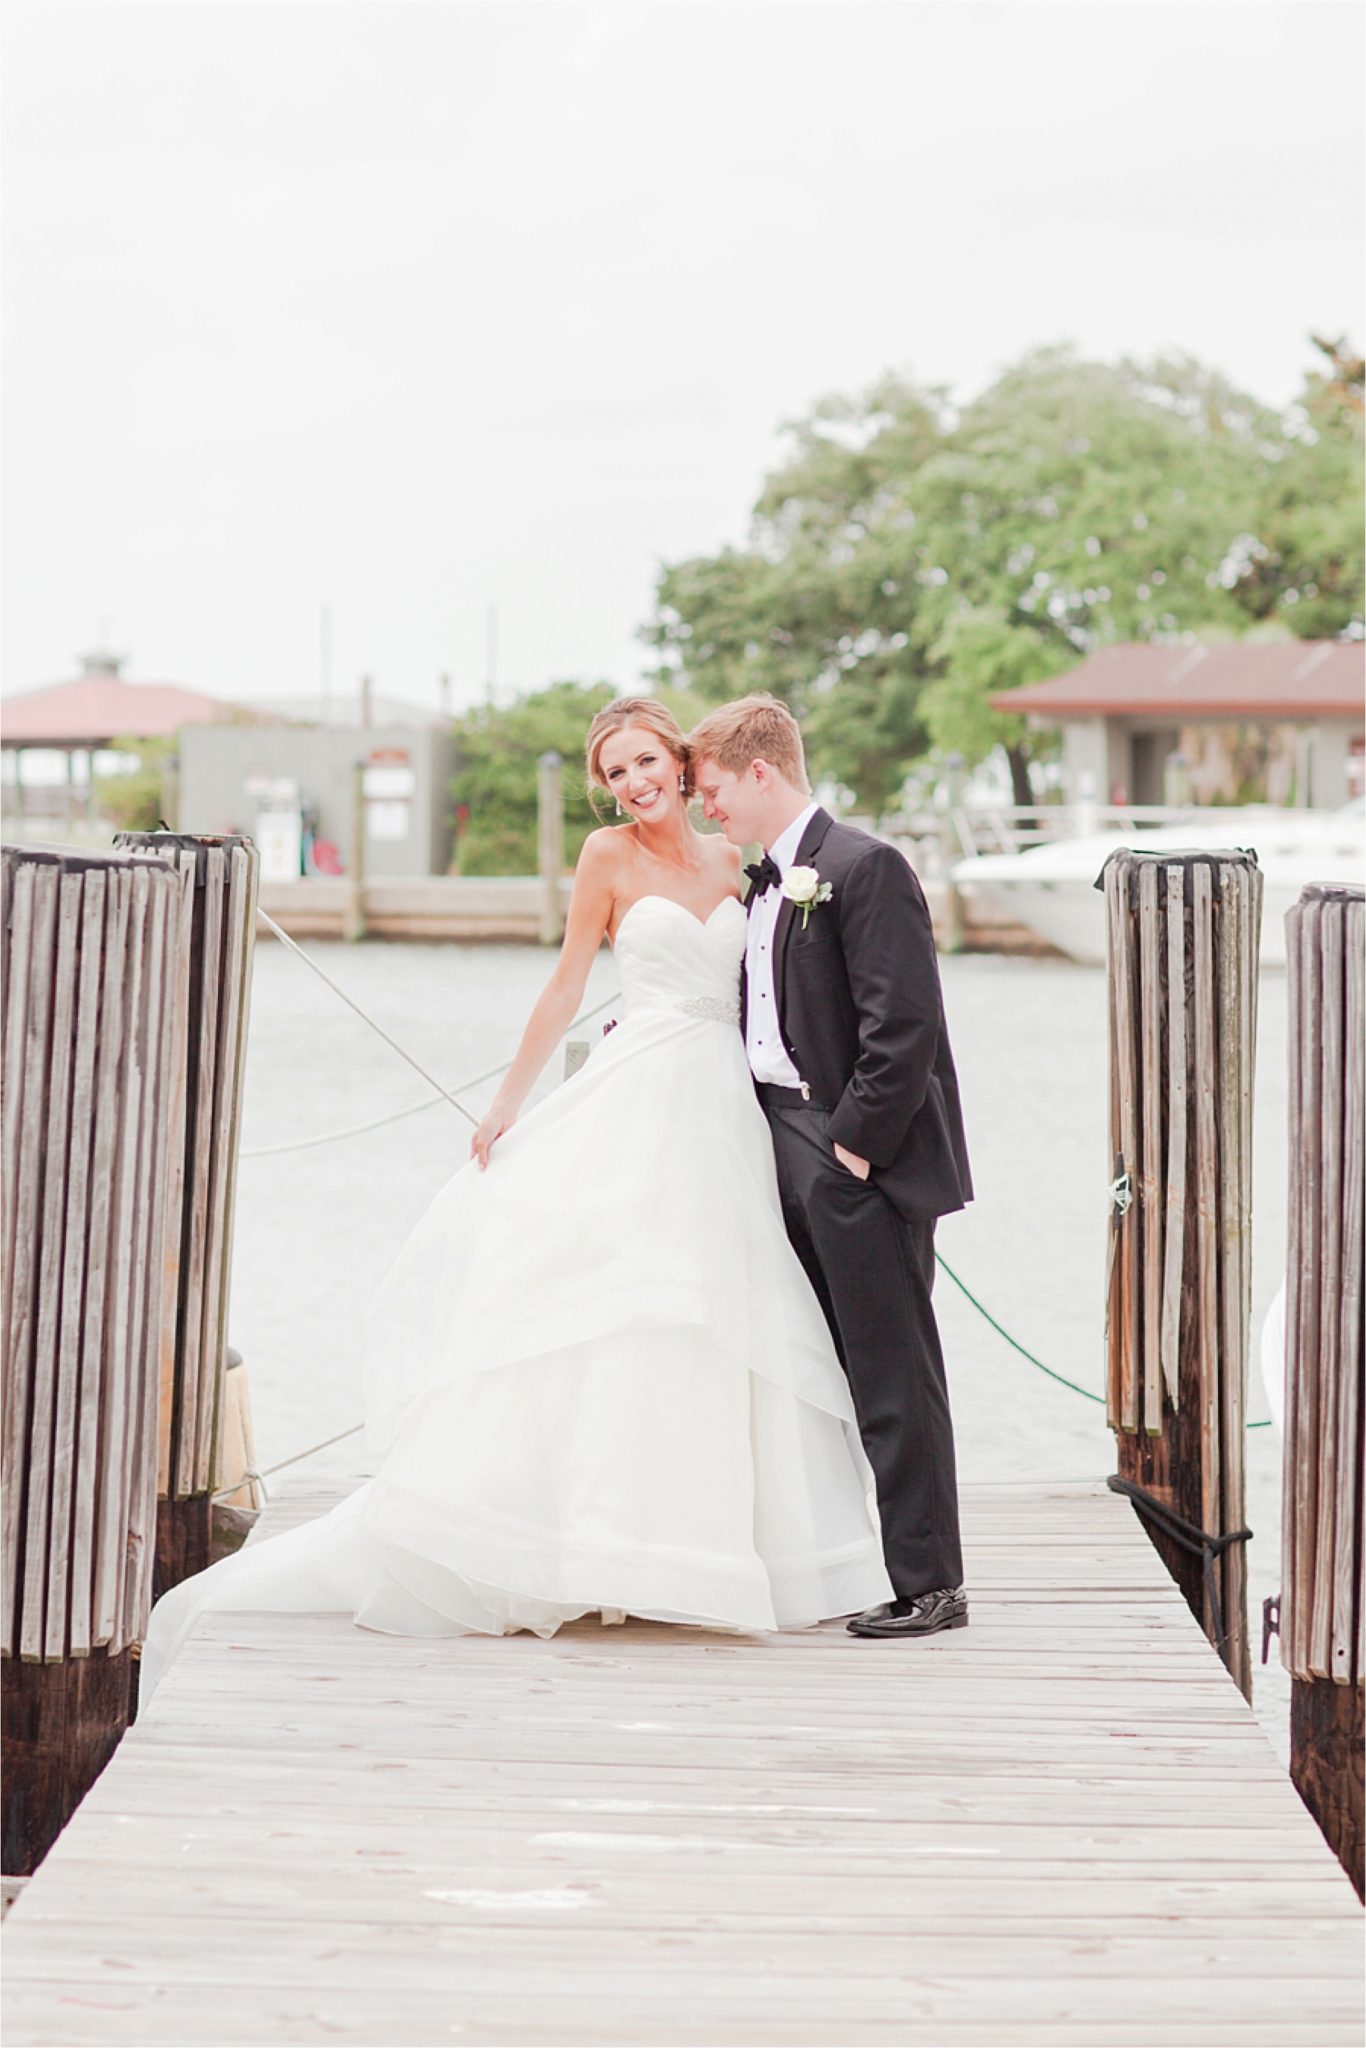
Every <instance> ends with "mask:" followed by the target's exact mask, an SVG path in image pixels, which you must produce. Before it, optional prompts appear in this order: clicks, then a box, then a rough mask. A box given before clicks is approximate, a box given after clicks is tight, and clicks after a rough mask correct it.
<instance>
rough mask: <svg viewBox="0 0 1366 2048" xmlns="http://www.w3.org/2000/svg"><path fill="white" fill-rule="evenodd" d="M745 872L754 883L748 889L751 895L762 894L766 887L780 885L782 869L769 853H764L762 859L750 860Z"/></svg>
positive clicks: (777, 886) (773, 887)
mask: <svg viewBox="0 0 1366 2048" xmlns="http://www.w3.org/2000/svg"><path fill="white" fill-rule="evenodd" d="M745 873H746V874H747V875H748V876H749V878H750V880H751V882H753V884H754V887H753V889H752V890H751V891H750V894H751V895H753V896H762V895H763V893H764V891H765V890H766V889H780V888H781V887H782V884H783V871H782V869H781V868H780V867H779V866H778V863H777V861H776V860H774V858H773V855H772V854H771V853H766V854H765V855H764V857H763V859H762V860H754V861H751V862H750V864H749V866H748V867H747V868H746V869H745Z"/></svg>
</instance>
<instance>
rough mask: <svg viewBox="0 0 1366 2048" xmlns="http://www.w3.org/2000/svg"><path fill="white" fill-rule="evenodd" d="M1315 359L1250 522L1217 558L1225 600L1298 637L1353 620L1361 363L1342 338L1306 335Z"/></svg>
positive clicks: (1364, 539) (1351, 626)
mask: <svg viewBox="0 0 1366 2048" xmlns="http://www.w3.org/2000/svg"><path fill="white" fill-rule="evenodd" d="M1313 341H1314V346H1315V347H1316V348H1317V349H1318V351H1319V353H1320V356H1321V358H1322V361H1321V363H1320V366H1319V367H1318V368H1316V369H1314V370H1311V372H1310V373H1309V375H1308V377H1307V378H1306V380H1305V387H1304V391H1303V393H1302V394H1301V397H1300V400H1299V402H1298V404H1297V405H1296V406H1294V407H1293V408H1292V410H1291V412H1290V413H1289V415H1288V416H1287V418H1286V419H1285V421H1284V422H1283V423H1282V436H1283V444H1284V445H1283V450H1282V452H1281V454H1280V456H1279V459H1278V460H1277V461H1275V462H1273V463H1271V464H1269V465H1268V467H1267V471H1266V474H1265V477H1264V479H1263V485H1262V491H1261V494H1260V498H1259V501H1258V504H1257V507H1256V510H1255V512H1254V514H1253V517H1252V521H1251V524H1250V528H1249V530H1248V531H1247V532H1246V533H1243V534H1240V535H1239V536H1238V537H1237V539H1236V540H1235V542H1234V545H1233V547H1232V548H1231V550H1230V552H1229V555H1228V557H1227V560H1226V562H1225V564H1224V566H1223V580H1224V582H1225V584H1226V585H1227V586H1228V588H1229V589H1230V590H1231V592H1232V595H1233V597H1234V600H1235V602H1236V603H1237V604H1238V605H1239V606H1241V607H1242V608H1243V610H1244V611H1245V612H1247V613H1248V614H1250V615H1251V617H1252V618H1253V619H1255V620H1257V621H1259V622H1263V621H1265V622H1273V621H1274V622H1276V623H1278V624H1280V625H1283V626H1284V627H1285V628H1286V629H1287V630H1288V631H1290V632H1292V633H1294V634H1295V635H1296V637H1297V638H1299V639H1302V640H1324V639H1332V638H1336V637H1337V636H1338V635H1340V634H1342V633H1346V632H1349V631H1353V630H1355V631H1356V632H1357V633H1360V632H1361V630H1362V622H1363V610H1364V609H1366V606H1364V605H1363V588H1362V582H1363V558H1364V557H1366V533H1363V521H1362V495H1361V461H1362V446H1363V436H1362V406H1363V364H1362V359H1361V357H1360V356H1359V355H1357V353H1356V352H1355V350H1353V349H1350V348H1349V347H1348V345H1347V343H1346V341H1345V340H1341V341H1324V340H1322V339H1321V338H1320V337H1319V336H1317V335H1315V336H1314V337H1313Z"/></svg>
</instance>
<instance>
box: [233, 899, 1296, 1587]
mask: <svg viewBox="0 0 1366 2048" xmlns="http://www.w3.org/2000/svg"><path fill="white" fill-rule="evenodd" d="M257 915H258V917H260V918H261V920H262V921H263V923H265V924H266V925H268V926H269V928H270V930H271V931H272V932H273V933H274V934H275V936H276V938H277V939H279V940H281V941H282V942H283V944H284V945H286V946H287V947H288V948H289V950H290V952H292V953H293V954H295V955H296V956H297V958H299V959H300V960H302V961H303V963H304V965H305V966H306V967H311V968H312V970H313V972H314V973H315V974H316V975H317V976H318V979H319V980H320V981H324V982H326V983H327V986H328V987H329V988H330V989H331V990H332V991H333V993H334V994H335V995H338V996H340V997H341V999H342V1001H343V1002H344V1003H345V1004H346V1005H347V1007H348V1008H349V1009H352V1010H354V1011H355V1013H356V1015H357V1016H358V1017H360V1018H361V1019H362V1020H363V1022H365V1023H366V1024H368V1025H369V1026H370V1028H371V1030H372V1031H375V1032H377V1033H378V1034H379V1036H380V1037H381V1038H382V1039H383V1040H384V1042H385V1044H386V1045H389V1046H392V1048H393V1050H394V1051H395V1052H396V1053H397V1054H398V1055H399V1057H400V1058H401V1059H404V1060H406V1061H407V1062H408V1065H409V1066H410V1067H413V1068H414V1069H415V1070H416V1071H417V1072H418V1073H419V1074H421V1076H422V1078H423V1080H424V1081H427V1082H428V1083H430V1085H431V1086H432V1087H433V1088H435V1090H436V1091H437V1092H436V1094H435V1095H434V1096H431V1097H429V1099H428V1100H427V1101H426V1102H414V1103H410V1104H409V1105H408V1107H407V1108H406V1109H399V1110H393V1111H391V1112H390V1114H389V1115H388V1116H381V1117H375V1118H373V1119H372V1120H371V1121H370V1122H369V1123H363V1124H351V1125H348V1126H347V1128H346V1129H345V1130H340V1131H324V1132H323V1133H322V1134H321V1135H320V1136H318V1137H315V1138H295V1139H291V1140H290V1141H289V1142H287V1143H286V1144H283V1145H258V1146H254V1147H253V1148H252V1149H251V1150H250V1151H245V1152H243V1153H242V1154H241V1155H240V1156H241V1157H242V1158H243V1159H264V1158H268V1157H271V1156H273V1155H276V1154H278V1153H281V1152H300V1151H303V1150H305V1149H306V1148H307V1147H308V1146H311V1145H331V1144H333V1143H335V1142H337V1141H338V1140H339V1139H342V1138H354V1137H359V1136H360V1135H361V1134H362V1133H363V1132H365V1131H377V1130H379V1129H381V1128H382V1127H383V1126H384V1125H385V1124H393V1123H398V1122H400V1121H401V1120H402V1119H403V1118H404V1117H409V1116H416V1115H417V1114H418V1113H419V1112H420V1111H421V1110H424V1109H432V1108H434V1107H435V1106H436V1104H437V1102H438V1101H445V1102H448V1103H449V1104H450V1106H451V1108H452V1109H455V1110H458V1111H459V1112H460V1114H461V1116H463V1117H464V1118H465V1120H466V1121H467V1122H468V1123H471V1124H476V1125H477V1123H478V1118H477V1117H474V1116H472V1115H471V1114H470V1112H469V1110H467V1109H466V1108H465V1105H464V1104H463V1102H458V1101H457V1100H456V1096H455V1094H453V1093H452V1091H451V1090H450V1089H448V1088H446V1087H444V1086H443V1085H442V1083H441V1082H440V1081H438V1080H437V1078H436V1076H435V1075H434V1074H429V1073H428V1072H427V1069H426V1068H425V1067H424V1066H423V1065H422V1064H421V1062H420V1061H419V1060H416V1059H414V1057H413V1055H412V1054H411V1053H410V1052H409V1051H408V1050H407V1049H406V1047H404V1046H401V1045H400V1044H399V1042H398V1040H397V1039H396V1038H392V1037H391V1036H390V1034H389V1033H388V1032H387V1031H386V1030H385V1029H384V1026H383V1025H382V1024H379V1023H377V1022H376V1020H375V1019H374V1018H373V1017H372V1016H370V1014H369V1013H368V1011H366V1010H365V1009H363V1008H362V1006H361V1005H360V1004H359V1003H358V1002H357V1001H356V1000H355V998H354V997H353V996H349V995H348V994H347V993H346V990H345V989H344V988H340V987H339V986H338V985H337V983H336V982H335V981H333V979H332V977H331V975H330V974H327V973H325V972H324V971H323V969H322V968H321V967H319V965H318V963H317V961H316V960H314V959H312V958H311V957H310V955H309V954H307V953H305V952H304V950H303V948H302V946H297V945H296V944H295V943H294V940H293V939H291V938H290V936H289V934H288V932H284V931H281V929H280V927H279V925H278V924H276V922H275V920H274V918H273V917H269V916H268V915H267V914H266V912H265V911H264V910H261V909H260V908H259V906H258V909H257ZM618 1001H620V991H618V993H617V994H616V995H611V996H608V997H607V998H606V1000H605V1001H603V1002H601V1003H596V1004H595V1005H594V1006H593V1008H592V1009H591V1010H584V1011H583V1012H582V1014H581V1015H579V1016H578V1017H576V1018H575V1019H574V1022H573V1023H572V1024H571V1025H570V1027H569V1029H570V1030H571V1031H573V1030H575V1029H576V1028H577V1026H578V1025H580V1024H586V1023H587V1022H588V1020H589V1018H590V1017H596V1016H597V1015H599V1013H600V1012H601V1011H603V1010H606V1009H610V1007H611V1006H612V1004H613V1003H616V1002H618ZM511 1064H512V1062H511V1061H510V1060H504V1061H503V1062H502V1064H501V1065H500V1066H496V1067H490V1068H489V1070H488V1072H487V1073H484V1074H476V1075H475V1076H474V1078H473V1079H472V1080H469V1081H462V1082H461V1083H460V1087H459V1093H460V1094H464V1093H466V1092H467V1091H468V1090H469V1089H471V1088H477V1087H479V1086H480V1085H481V1084H482V1083H483V1082H485V1081H491V1080H493V1078H494V1076H495V1075H497V1074H502V1073H505V1072H506V1071H507V1069H508V1067H509V1066H511ZM1126 1178H1127V1177H1126ZM1127 1193H1128V1189H1127V1187H1125V1186H1123V1185H1122V1183H1121V1182H1120V1181H1119V1180H1117V1181H1116V1182H1115V1183H1114V1184H1113V1185H1112V1186H1111V1188H1110V1190H1109V1194H1110V1199H1111V1202H1112V1204H1113V1205H1114V1206H1115V1207H1116V1208H1117V1209H1118V1210H1119V1213H1120V1215H1121V1216H1122V1215H1123V1213H1124V1210H1125V1209H1126V1208H1127V1207H1128V1201H1127V1200H1125V1199H1124V1196H1125V1195H1126V1194H1127ZM934 1257H935V1263H936V1265H937V1266H939V1268H940V1269H941V1271H942V1272H944V1273H946V1274H947V1275H948V1277H949V1279H950V1280H952V1282H953V1284H954V1286H955V1287H956V1288H957V1289H958V1291H959V1293H960V1294H962V1295H963V1296H965V1298H966V1299H967V1300H968V1301H970V1302H971V1304H972V1306H973V1307H974V1308H975V1309H976V1311H977V1313H978V1315H979V1316H981V1317H982V1318H983V1320H984V1321H986V1322H988V1323H990V1325H991V1327H992V1329H993V1330H995V1332H996V1334H997V1336H998V1337H1003V1338H1004V1339H1005V1341H1006V1343H1007V1344H1009V1345H1010V1347H1011V1349H1012V1350H1013V1351H1017V1352H1018V1353H1019V1355H1020V1357H1021V1358H1023V1359H1025V1360H1026V1362H1027V1363H1028V1364H1030V1365H1032V1366H1033V1367H1034V1369H1035V1371H1036V1372H1041V1373H1045V1374H1046V1375H1047V1377H1048V1378H1049V1379H1050V1380H1055V1381H1056V1382H1057V1384H1058V1385H1059V1386H1060V1387H1066V1388H1067V1389H1068V1391H1069V1392H1070V1393H1073V1394H1080V1395H1081V1398H1082V1400H1083V1401H1094V1402H1096V1403H1097V1405H1098V1406H1100V1407H1102V1408H1103V1407H1104V1406H1105V1396H1104V1395H1103V1394H1097V1393H1093V1392H1092V1390H1091V1388H1090V1387H1082V1386H1079V1385H1078V1384H1077V1382H1076V1381H1075V1380H1070V1379H1068V1377H1067V1375H1066V1374H1065V1373H1061V1372H1056V1371H1055V1370H1054V1368H1053V1367H1052V1366H1051V1365H1045V1364H1044V1361H1043V1360H1042V1359H1041V1358H1038V1357H1036V1356H1035V1354H1034V1353H1033V1352H1032V1351H1031V1350H1029V1348H1028V1347H1027V1346H1026V1345H1024V1344H1022V1343H1021V1342H1020V1340H1019V1338H1018V1337H1012V1336H1011V1334H1010V1332H1009V1330H1007V1329H1006V1327H1005V1325H1004V1324H1003V1323H999V1322H997V1320H996V1318H995V1316H994V1315H992V1313H991V1311H990V1309H988V1308H987V1307H986V1306H985V1305H984V1304H983V1303H982V1302H980V1301H979V1300H978V1299H977V1296H976V1295H975V1294H974V1293H973V1291H972V1289H971V1288H970V1287H969V1286H968V1284H967V1282H966V1280H964V1279H962V1278H961V1277H960V1275H959V1274H957V1273H955V1272H954V1270H953V1267H952V1266H951V1265H950V1264H949V1262H948V1260H947V1259H946V1258H945V1257H944V1255H943V1253H942V1252H936V1253H935V1255H934ZM364 1427H365V1424H364V1423H363V1422H357V1423H353V1424H352V1426H351V1428H350V1429H343V1430H340V1431H339V1432H338V1433H337V1435H336V1436H329V1437H325V1438H324V1439H323V1441H322V1442H321V1443H317V1444H310V1445H309V1447H308V1449H307V1450H306V1451H296V1452H295V1453H294V1455H293V1457H290V1458H281V1459H280V1460H279V1462H278V1463H277V1464H274V1465H267V1466H266V1468H265V1470H264V1471H263V1472H258V1471H256V1470H255V1469H254V1468H252V1469H249V1470H248V1471H247V1472H245V1473H244V1474H243V1476H242V1478H241V1479H239V1480H237V1481H235V1482H234V1484H233V1485H232V1486H227V1487H224V1488H223V1489H222V1490H221V1492H219V1493H216V1494H215V1495H214V1496H213V1498H214V1499H215V1500H220V1499H222V1498H223V1497H224V1496H225V1495H226V1494H230V1493H236V1492H237V1491H238V1489H239V1488H240V1487H242V1486H244V1485H246V1484H247V1482H248V1481H255V1483H256V1484H257V1485H258V1486H260V1488H261V1491H262V1492H263V1493H264V1492H265V1491H266V1489H265V1481H266V1480H267V1479H269V1478H271V1477H272V1476H273V1475H274V1474H275V1473H276V1472H283V1471H285V1470H286V1468H287V1467H288V1466H290V1465H299V1464H302V1462H303V1460H304V1459H305V1458H312V1457H315V1456H316V1455H317V1454H318V1452H320V1451H327V1450H331V1448H332V1446H333V1445H334V1444H339V1443H344V1442H345V1441H346V1439H347V1438H348V1437H353V1436H359V1434H360V1432H361V1431H362V1430H363V1429H364ZM1246 1427H1247V1428H1248V1429H1269V1428H1270V1427H1271V1422H1270V1418H1269V1417H1263V1418H1262V1419H1261V1420H1260V1421H1257V1422H1249V1423H1248V1424H1247V1425H1246ZM1110 1484H1111V1485H1112V1486H1113V1487H1115V1489H1116V1491H1122V1490H1124V1489H1125V1488H1127V1486H1128V1482H1127V1481H1119V1480H1111V1481H1110ZM267 1498H269V1496H268V1495H267ZM1145 1499H1146V1496H1145ZM1135 1504H1136V1505H1137V1503H1135ZM1156 1505H1157V1506H1158V1507H1159V1508H1161V1503H1160V1502H1158V1503H1156ZM1161 1511H1162V1513H1163V1514H1165V1515H1170V1512H1171V1511H1170V1509H1166V1508H1162V1510H1161ZM1194 1533H1195V1535H1197V1536H1203V1533H1204V1532H1203V1531H1195V1532H1194ZM1240 1533H1241V1534H1242V1535H1243V1536H1244V1537H1245V1536H1247V1535H1248V1534H1250V1531H1247V1530H1244V1531H1242V1532H1240ZM1180 1540H1181V1539H1180V1538H1179V1537H1177V1536H1176V1535H1175V1533H1174V1532H1173V1541H1180ZM1188 1540H1189V1539H1188ZM1208 1540H1209V1541H1211V1542H1215V1543H1225V1544H1227V1543H1232V1542H1235V1541H1237V1540H1238V1538H1237V1536H1229V1537H1226V1538H1218V1537H1215V1538H1210V1539H1208ZM1206 1562H1207V1567H1208V1568H1209V1569H1212V1566H1209V1561H1208V1559H1207V1560H1206Z"/></svg>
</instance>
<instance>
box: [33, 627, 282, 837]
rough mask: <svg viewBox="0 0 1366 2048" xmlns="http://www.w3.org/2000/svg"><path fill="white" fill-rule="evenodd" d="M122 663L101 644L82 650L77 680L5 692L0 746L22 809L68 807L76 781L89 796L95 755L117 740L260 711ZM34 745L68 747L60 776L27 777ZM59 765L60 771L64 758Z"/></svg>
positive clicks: (164, 735)
mask: <svg viewBox="0 0 1366 2048" xmlns="http://www.w3.org/2000/svg"><path fill="white" fill-rule="evenodd" d="M122 666H123V658H122V656H121V655H117V654H110V653H107V652H105V651H104V650H102V649H101V650H99V651H97V652H96V653H94V654H87V655H84V656H82V668H81V673H80V675H78V676H77V677H76V678H75V679H74V681H72V682H69V683H48V684H46V685H44V687H43V688H41V689H37V690H25V691H22V692H20V693H19V694H18V695H16V696H13V697H6V698H4V699H3V700H0V748H2V749H3V750H4V753H5V754H6V755H7V756H9V757H11V758H10V759H8V760H6V762H5V768H4V781H5V787H6V790H7V792H10V793H12V800H13V801H14V802H15V807H16V809H17V811H18V814H19V815H20V816H21V817H22V816H23V815H24V812H25V810H26V809H37V810H39V811H41V812H45V813H50V812H52V811H53V810H54V809H55V810H58V811H65V810H66V809H67V808H68V805H69V799H70V792H71V790H72V789H73V788H74V789H75V790H76V791H77V793H78V799H84V798H88V794H89V788H90V779H91V756H92V755H94V754H95V753H98V752H99V751H100V750H101V749H103V748H107V747H109V746H111V745H112V744H113V742H114V741H115V740H119V739H129V740H161V739H170V738H171V737H172V736H173V735H174V734H175V733H178V732H179V731H180V730H181V728H182V726H186V725H226V724H238V723H241V722H242V721H243V719H244V718H245V719H247V720H248V721H250V720H251V719H252V718H253V717H259V715H260V714H252V713H250V712H246V713H244V711H243V708H242V706H241V705H240V704H230V703H228V702H226V701H225V700H224V699H222V698H219V697H206V696H205V695H204V694H203V693H202V692H201V691H199V690H186V689H184V688H182V687H181V685H180V684H179V683H134V682H129V681H128V680H127V678H126V677H124V676H122V675H121V674H120V673H119V671H120V669H121V668H122ZM28 750H33V751H35V752H42V753H53V752H55V753H58V754H64V755H65V756H66V764H65V765H66V772H65V776H64V777H63V778H62V779H61V780H60V781H58V782H55V783H54V782H53V781H51V779H50V777H46V776H45V777H43V778H42V779H41V780H33V779H29V778H26V777H25V775H24V772H23V769H22V767H21V765H20V757H21V755H22V754H23V753H24V752H25V751H28ZM41 765H42V764H38V766H39V767H40V768H41ZM55 765H56V768H57V772H58V773H59V774H60V771H61V764H60V763H57V764H55Z"/></svg>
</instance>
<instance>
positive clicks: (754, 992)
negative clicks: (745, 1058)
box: [745, 804, 818, 1088]
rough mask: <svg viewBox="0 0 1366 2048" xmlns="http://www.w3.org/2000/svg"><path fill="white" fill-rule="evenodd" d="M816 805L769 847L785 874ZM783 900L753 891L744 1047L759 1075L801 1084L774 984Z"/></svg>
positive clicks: (774, 894) (768, 891) (767, 892)
mask: <svg viewBox="0 0 1366 2048" xmlns="http://www.w3.org/2000/svg"><path fill="white" fill-rule="evenodd" d="M817 809H818V806H817V805H816V804H808V805H807V807H806V809H805V810H804V811H803V812H802V814H801V816H800V817H799V818H794V819H793V820H792V823H791V824H790V825H789V826H788V828H787V830H786V831H785V832H780V833H779V835H778V837H777V838H776V839H775V840H774V842H773V844H772V846H770V847H769V849H768V851H769V857H770V859H772V860H773V861H774V862H775V863H776V865H777V866H778V867H780V868H781V869H782V871H783V873H784V874H786V873H787V871H788V869H789V868H790V867H792V866H794V865H795V863H796V859H797V848H798V847H799V846H800V845H801V843H802V834H803V832H805V830H806V828H807V826H808V825H809V824H810V823H811V820H812V819H813V818H814V817H815V815H816V811H817ZM783 901H784V898H783V895H782V892H781V890H779V889H766V890H765V891H764V893H763V895H762V896H756V897H755V899H754V907H753V909H752V910H751V911H750V913H749V926H748V929H747V931H746V934H745V980H746V983H747V986H748V990H749V996H748V1008H747V1011H746V1016H745V1051H746V1052H747V1053H748V1054H749V1064H750V1068H751V1071H752V1072H753V1075H754V1078H755V1080H756V1081H770V1082H773V1083H774V1084H775V1085H776V1086H777V1087H779V1088H800V1087H801V1085H802V1077H801V1075H800V1074H799V1073H798V1072H797V1069H796V1068H795V1067H794V1066H793V1064H792V1061H791V1060H790V1059H789V1057H788V1052H787V1047H786V1046H785V1045H784V1044H783V1040H782V1033H781V1032H780V1031H779V1029H778V997H777V993H776V990H775V989H774V985H773V941H774V939H775V937H776V936H777V931H778V912H779V911H780V910H781V909H782V907H783Z"/></svg>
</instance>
